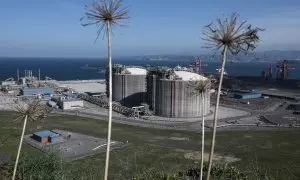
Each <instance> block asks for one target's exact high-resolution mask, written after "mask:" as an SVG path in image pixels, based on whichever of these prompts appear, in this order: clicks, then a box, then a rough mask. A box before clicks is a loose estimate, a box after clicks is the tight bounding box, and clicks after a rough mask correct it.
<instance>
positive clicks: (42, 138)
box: [32, 130, 61, 144]
mask: <svg viewBox="0 0 300 180" xmlns="http://www.w3.org/2000/svg"><path fill="white" fill-rule="evenodd" d="M32 139H34V140H36V141H38V142H40V143H52V144H55V143H57V142H59V141H60V140H61V135H60V134H59V133H57V132H54V131H49V130H45V131H40V132H36V133H34V134H33V135H32Z"/></svg>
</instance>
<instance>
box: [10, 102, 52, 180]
mask: <svg viewBox="0 0 300 180" xmlns="http://www.w3.org/2000/svg"><path fill="white" fill-rule="evenodd" d="M14 109H15V110H16V112H17V114H18V119H22V120H23V121H24V123H23V129H22V134H21V138H20V143H19V148H18V154H17V158H16V162H15V165H14V171H13V178H12V180H14V179H15V178H16V172H17V167H18V162H19V158H20V153H21V149H22V144H23V139H24V134H25V130H26V125H27V120H30V121H32V122H34V121H38V120H41V119H45V118H46V117H47V116H48V114H49V112H50V108H48V107H47V106H45V105H42V104H41V102H40V100H37V99H35V100H30V101H27V102H23V101H19V102H18V103H17V104H16V106H15V107H14Z"/></svg>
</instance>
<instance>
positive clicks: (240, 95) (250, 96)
mask: <svg viewBox="0 0 300 180" xmlns="http://www.w3.org/2000/svg"><path fill="white" fill-rule="evenodd" d="M261 97H262V95H261V93H256V92H252V93H236V94H234V96H233V98H235V99H256V98H261Z"/></svg>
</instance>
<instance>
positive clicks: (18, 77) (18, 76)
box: [17, 68, 20, 82]
mask: <svg viewBox="0 0 300 180" xmlns="http://www.w3.org/2000/svg"><path fill="white" fill-rule="evenodd" d="M17 79H18V82H19V80H20V75H19V68H18V69H17Z"/></svg>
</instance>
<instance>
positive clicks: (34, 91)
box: [21, 87, 54, 96]
mask: <svg viewBox="0 0 300 180" xmlns="http://www.w3.org/2000/svg"><path fill="white" fill-rule="evenodd" d="M53 93H54V90H53V88H48V87H47V88H22V89H21V94H22V95H24V96H32V95H47V94H53Z"/></svg>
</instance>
